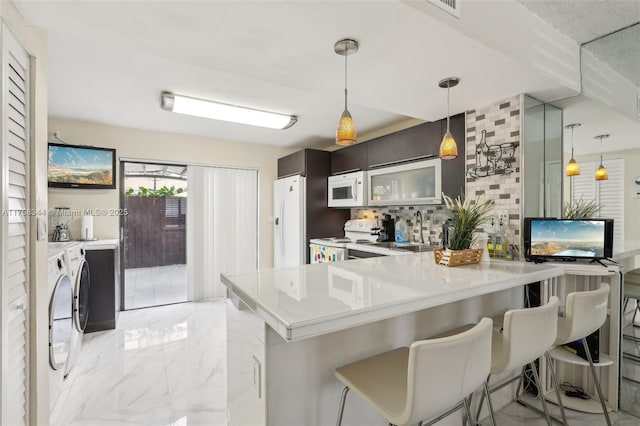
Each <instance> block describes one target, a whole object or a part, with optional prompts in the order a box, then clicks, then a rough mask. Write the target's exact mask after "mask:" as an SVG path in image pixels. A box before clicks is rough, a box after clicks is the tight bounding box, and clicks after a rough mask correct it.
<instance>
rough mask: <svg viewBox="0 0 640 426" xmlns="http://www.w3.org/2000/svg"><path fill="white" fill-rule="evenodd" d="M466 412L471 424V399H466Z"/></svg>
mask: <svg viewBox="0 0 640 426" xmlns="http://www.w3.org/2000/svg"><path fill="white" fill-rule="evenodd" d="M463 402H464V412H465V414H466V415H465V418H467V419H469V424H471V422H472V421H473V420H472V419H471V409H470V408H469V399H468V398H465V399H464V401H463Z"/></svg>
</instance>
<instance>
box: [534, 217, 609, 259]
mask: <svg viewBox="0 0 640 426" xmlns="http://www.w3.org/2000/svg"><path fill="white" fill-rule="evenodd" d="M524 249H525V257H526V258H527V260H567V259H569V260H572V259H591V260H594V259H595V260H597V259H606V258H610V257H611V256H612V255H613V219H549V218H525V220H524Z"/></svg>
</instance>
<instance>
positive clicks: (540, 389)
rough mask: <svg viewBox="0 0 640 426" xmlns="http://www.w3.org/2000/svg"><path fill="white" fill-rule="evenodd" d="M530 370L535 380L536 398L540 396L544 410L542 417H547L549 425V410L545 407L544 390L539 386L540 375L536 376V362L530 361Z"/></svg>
mask: <svg viewBox="0 0 640 426" xmlns="http://www.w3.org/2000/svg"><path fill="white" fill-rule="evenodd" d="M529 366H531V372H532V373H533V379H534V380H535V382H536V387H537V388H538V398H540V402H541V403H542V409H543V410H544V417H545V418H546V419H547V425H549V426H551V417H549V410H548V409H547V401H546V400H545V399H544V392H543V390H542V387H541V386H540V377H539V376H538V369H537V368H536V364H535V363H534V362H532V363H530V364H529Z"/></svg>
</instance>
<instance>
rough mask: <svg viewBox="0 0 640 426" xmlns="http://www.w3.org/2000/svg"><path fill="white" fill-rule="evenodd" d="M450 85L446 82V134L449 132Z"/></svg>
mask: <svg viewBox="0 0 640 426" xmlns="http://www.w3.org/2000/svg"><path fill="white" fill-rule="evenodd" d="M450 85H451V83H449V82H447V132H448V131H449V119H450V118H449V88H450Z"/></svg>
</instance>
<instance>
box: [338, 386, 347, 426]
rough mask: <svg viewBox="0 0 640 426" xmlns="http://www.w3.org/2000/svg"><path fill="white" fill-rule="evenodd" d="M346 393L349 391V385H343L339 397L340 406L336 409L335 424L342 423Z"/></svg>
mask: <svg viewBox="0 0 640 426" xmlns="http://www.w3.org/2000/svg"><path fill="white" fill-rule="evenodd" d="M347 393H349V386H345V387H344V389H343V390H342V396H341V397H340V408H339V409H338V421H337V422H336V426H340V425H341V424H342V413H344V403H345V401H346V400H347Z"/></svg>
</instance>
